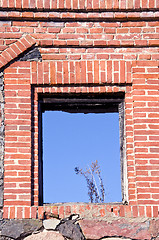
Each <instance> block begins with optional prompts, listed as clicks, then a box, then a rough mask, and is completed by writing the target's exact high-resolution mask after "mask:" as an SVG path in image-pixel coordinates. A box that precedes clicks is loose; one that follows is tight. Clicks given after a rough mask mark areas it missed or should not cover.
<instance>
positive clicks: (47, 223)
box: [43, 218, 60, 230]
mask: <svg viewBox="0 0 159 240" xmlns="http://www.w3.org/2000/svg"><path fill="white" fill-rule="evenodd" d="M59 223H60V220H59V219H57V218H51V219H47V220H44V221H43V226H44V228H45V229H47V230H55V228H56V227H57V225H58V224H59Z"/></svg>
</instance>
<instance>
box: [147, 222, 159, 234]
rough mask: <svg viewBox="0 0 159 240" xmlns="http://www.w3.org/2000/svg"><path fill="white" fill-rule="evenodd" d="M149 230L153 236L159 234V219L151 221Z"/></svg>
mask: <svg viewBox="0 0 159 240" xmlns="http://www.w3.org/2000/svg"><path fill="white" fill-rule="evenodd" d="M149 232H150V233H151V235H152V237H157V236H158V234H159V219H152V220H151V221H150V228H149Z"/></svg>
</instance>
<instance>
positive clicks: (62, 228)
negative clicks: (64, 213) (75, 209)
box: [56, 220, 85, 240]
mask: <svg viewBox="0 0 159 240" xmlns="http://www.w3.org/2000/svg"><path fill="white" fill-rule="evenodd" d="M56 230H58V231H59V232H60V233H61V234H62V235H63V236H64V237H67V238H70V239H72V240H77V239H78V240H84V239H85V237H84V235H83V233H82V231H81V229H80V226H79V224H75V220H68V221H66V222H63V223H61V224H60V225H58V226H57V228H56Z"/></svg>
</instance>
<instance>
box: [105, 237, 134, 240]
mask: <svg viewBox="0 0 159 240" xmlns="http://www.w3.org/2000/svg"><path fill="white" fill-rule="evenodd" d="M122 239H123V238H116V237H115V238H114V237H112V238H102V240H122ZM124 240H131V239H130V238H124Z"/></svg>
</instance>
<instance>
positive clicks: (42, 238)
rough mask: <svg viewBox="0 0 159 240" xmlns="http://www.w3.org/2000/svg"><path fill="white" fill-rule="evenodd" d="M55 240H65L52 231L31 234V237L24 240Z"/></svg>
mask: <svg viewBox="0 0 159 240" xmlns="http://www.w3.org/2000/svg"><path fill="white" fill-rule="evenodd" d="M55 239H56V240H65V239H64V237H63V236H62V235H61V234H60V233H58V232H54V231H48V232H41V233H38V234H32V235H31V236H28V237H26V238H25V240H55ZM76 240H77V239H76Z"/></svg>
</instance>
